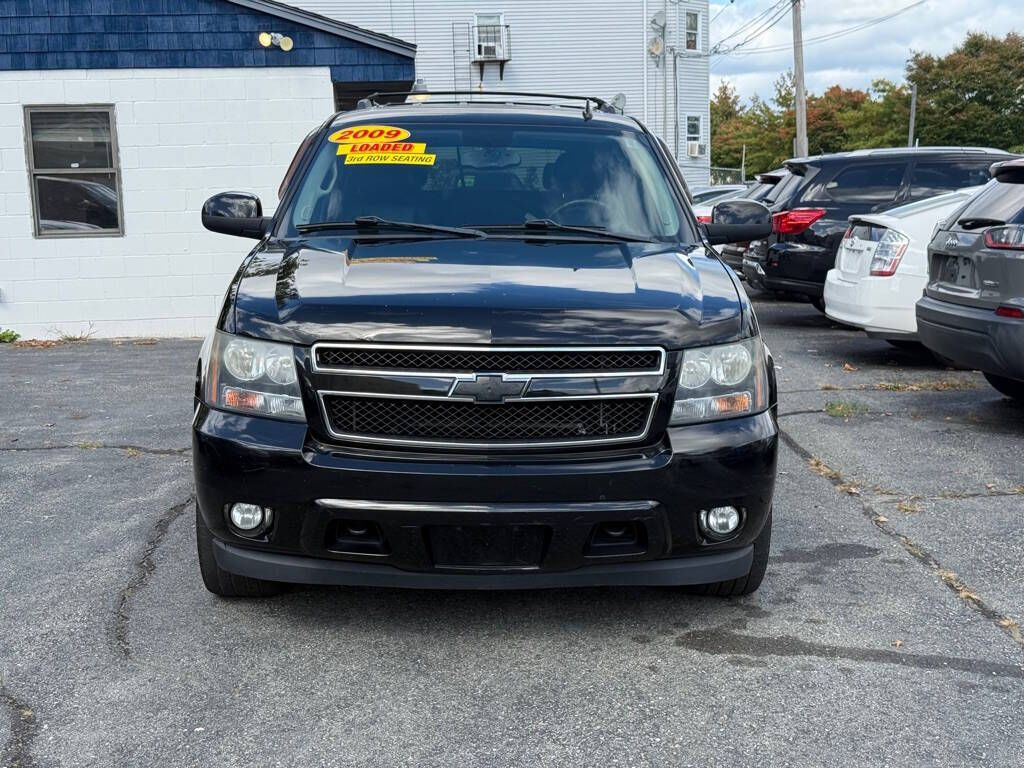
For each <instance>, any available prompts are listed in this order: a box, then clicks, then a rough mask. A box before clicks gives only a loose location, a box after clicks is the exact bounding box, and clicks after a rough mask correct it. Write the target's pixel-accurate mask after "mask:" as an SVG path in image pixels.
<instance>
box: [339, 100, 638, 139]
mask: <svg viewBox="0 0 1024 768" xmlns="http://www.w3.org/2000/svg"><path fill="white" fill-rule="evenodd" d="M483 95H484V96H486V95H487V94H486V93H484V94H483ZM583 115H584V111H583V105H582V104H571V103H567V104H524V103H502V102H489V101H465V102H435V103H432V102H429V101H427V102H419V103H414V104H380V105H374V106H369V107H363V108H361V109H353V110H350V111H348V112H339V113H337V114H336V115H334V116H333V117H332V118H331V127H332V128H333V127H339V126H344V125H352V124H354V123H370V122H373V123H377V122H380V121H383V120H406V119H409V118H413V119H415V120H416V121H417V122H431V123H434V122H436V123H445V122H479V123H493V122H502V123H523V124H532V125H536V124H538V123H540V124H551V125H593V126H595V127H596V126H603V127H617V128H624V129H627V130H634V131H640V132H645V129H644V127H643V126H642V125H641V124H640V122H639V121H638V120H636V119H635V118H632V117H629V116H628V115H623V114H619V113H612V112H604V111H602V110H600V109H596V108H592V110H591V112H590V117H589V118H586V119H585V118H584V117H583Z"/></svg>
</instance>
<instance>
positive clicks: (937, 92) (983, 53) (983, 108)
mask: <svg viewBox="0 0 1024 768" xmlns="http://www.w3.org/2000/svg"><path fill="white" fill-rule="evenodd" d="M907 79H908V80H909V81H910V82H913V83H916V84H917V98H918V102H917V105H918V106H917V135H918V137H919V138H920V142H921V144H955V145H983V146H994V147H1002V148H1008V147H1012V146H1017V145H1020V144H1024V99H1022V97H1021V88H1020V84H1021V83H1022V82H1024V37H1021V35H1019V34H1017V33H1015V32H1011V33H1009V34H1008V35H1006V37H1004V38H998V37H992V36H991V35H984V34H980V33H977V32H972V33H969V34H968V35H967V38H966V39H965V40H964V42H963V43H962V44H961V45H959V46H958V47H957V48H955V49H954V50H953V51H952V52H951V53H949V54H947V55H946V56H941V57H936V56H932V55H930V54H925V53H919V52H918V53H914V55H913V56H912V57H911V59H910V61H909V63H908V64H907Z"/></svg>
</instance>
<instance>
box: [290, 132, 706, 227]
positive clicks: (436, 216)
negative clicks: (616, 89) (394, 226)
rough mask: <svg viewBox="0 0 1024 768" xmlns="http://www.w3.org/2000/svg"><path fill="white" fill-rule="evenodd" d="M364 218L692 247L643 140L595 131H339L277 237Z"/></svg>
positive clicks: (304, 182) (633, 134)
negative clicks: (546, 228)
mask: <svg viewBox="0 0 1024 768" xmlns="http://www.w3.org/2000/svg"><path fill="white" fill-rule="evenodd" d="M381 122H382V123H383V122H385V121H381ZM366 216H378V217H380V218H381V219H388V220H391V221H397V222H410V223H416V224H429V225H441V226H448V227H471V228H476V229H480V228H483V229H485V230H486V229H487V228H488V227H495V228H498V227H516V228H519V227H523V225H524V222H526V221H528V220H536V219H550V220H552V221H553V222H557V223H558V224H563V225H572V226H580V227H594V228H599V229H600V230H602V231H605V232H608V233H614V234H622V235H630V236H634V237H638V238H642V239H646V240H662V241H677V242H678V241H683V240H686V241H691V240H693V239H695V235H694V234H692V233H689V227H688V226H687V225H686V224H685V220H684V219H683V217H682V215H681V210H680V208H679V203H678V201H677V198H676V196H675V194H674V193H673V190H672V188H671V187H670V186H669V181H668V179H667V178H666V175H665V173H664V172H663V170H662V168H661V166H660V165H659V164H658V161H657V158H656V157H655V155H654V153H653V151H652V150H651V147H650V144H649V142H648V141H647V139H646V137H645V136H644V135H643V134H641V133H639V132H636V131H631V130H622V129H619V128H616V127H611V128H608V127H604V126H597V125H594V124H592V123H591V124H586V123H583V124H582V125H581V126H580V127H578V128H577V127H574V126H570V127H566V126H539V125H522V126H521V125H498V124H479V123H474V124H468V123H467V124H452V123H444V124H440V123H436V122H418V121H415V120H396V121H394V122H391V121H388V122H387V124H386V125H360V126H352V127H349V128H342V129H335V130H333V131H332V133H331V134H330V135H329V136H328V137H327V139H326V140H325V141H324V142H323V144H322V146H321V147H320V148H319V149H318V150H317V154H316V156H315V158H314V160H313V162H312V164H311V165H310V166H309V169H308V170H307V172H306V174H305V176H304V178H303V179H302V181H301V182H300V186H299V189H298V192H297V194H296V195H295V197H294V198H293V200H292V202H291V205H290V208H289V210H288V211H287V212H286V213H285V216H284V219H283V221H282V224H281V231H280V234H281V235H282V236H285V237H293V236H295V234H296V232H297V231H298V230H297V227H300V226H303V225H311V224H313V225H315V224H321V223H327V222H351V221H353V220H355V219H356V218H357V217H366ZM684 233H687V234H685V235H684Z"/></svg>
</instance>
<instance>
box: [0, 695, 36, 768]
mask: <svg viewBox="0 0 1024 768" xmlns="http://www.w3.org/2000/svg"><path fill="white" fill-rule="evenodd" d="M0 701H2V702H3V704H4V706H5V707H6V708H7V710H8V713H9V715H10V719H11V736H10V738H9V739H7V743H5V744H4V746H3V749H0V764H2V765H3V766H4V767H5V768H32V766H34V765H35V761H34V760H33V759H32V744H33V743H34V742H35V738H36V735H37V734H38V732H39V721H38V720H37V719H36V713H35V712H33V711H32V709H31V707H28V706H27V705H25V704H24V703H23V702H22V701H20V700H19V699H18V698H16V697H15V696H14V695H13V694H12V693H11V692H10V691H8V690H7V686H6V685H5V684H4V681H3V680H0Z"/></svg>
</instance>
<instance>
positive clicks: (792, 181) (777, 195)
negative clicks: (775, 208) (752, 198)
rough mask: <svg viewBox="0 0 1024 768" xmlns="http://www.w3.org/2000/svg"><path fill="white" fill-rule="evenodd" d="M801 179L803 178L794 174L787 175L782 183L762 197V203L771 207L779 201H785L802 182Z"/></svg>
mask: <svg viewBox="0 0 1024 768" xmlns="http://www.w3.org/2000/svg"><path fill="white" fill-rule="evenodd" d="M803 178H804V177H803V176H800V175H798V174H796V173H791V174H789V175H788V176H786V178H784V179H782V181H780V182H779V183H778V184H776V185H774V186H773V187H772V188H771V189H769V190H768V192H767V194H766V195H765V196H764V202H765V203H766V204H767V205H771V204H772V203H775V202H778V201H779V200H785V199H786V198H787V197H788V196H789V193H790V192H792V191H793V190H794V189H795V188H796V187H797V186H798V185H799V184H800V182H801V181H803Z"/></svg>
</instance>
